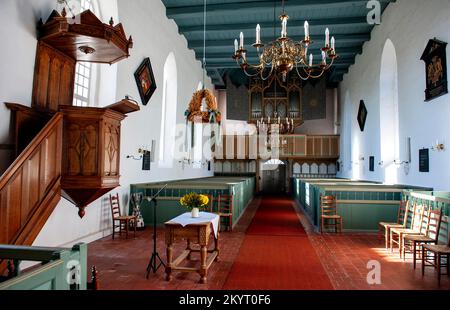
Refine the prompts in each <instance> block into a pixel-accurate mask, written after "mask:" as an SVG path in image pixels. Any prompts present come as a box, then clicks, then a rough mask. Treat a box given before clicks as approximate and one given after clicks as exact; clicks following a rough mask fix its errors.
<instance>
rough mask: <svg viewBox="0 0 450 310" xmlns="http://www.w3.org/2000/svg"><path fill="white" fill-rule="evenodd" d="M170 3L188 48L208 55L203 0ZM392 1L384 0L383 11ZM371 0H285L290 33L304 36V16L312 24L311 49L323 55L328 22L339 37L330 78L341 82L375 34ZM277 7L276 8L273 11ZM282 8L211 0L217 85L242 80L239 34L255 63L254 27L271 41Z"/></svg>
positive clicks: (212, 70)
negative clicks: (237, 58)
mask: <svg viewBox="0 0 450 310" xmlns="http://www.w3.org/2000/svg"><path fill="white" fill-rule="evenodd" d="M162 2H163V3H164V4H165V6H166V8H167V17H168V18H171V19H174V20H175V22H176V23H177V25H178V28H179V32H180V34H183V35H184V36H185V37H186V39H187V41H188V45H189V48H191V49H193V50H194V51H195V53H196V57H197V59H198V60H201V59H202V58H203V2H204V1H203V0H162ZM390 2H395V0H379V3H380V4H381V10H382V12H383V11H384V10H385V9H386V7H387V6H388V5H389V3H390ZM367 4H368V1H367V0H286V1H285V7H286V11H287V13H288V15H289V22H288V34H289V37H291V38H292V39H294V40H301V39H302V38H303V37H304V28H303V25H304V22H305V20H308V22H309V24H310V28H311V29H310V32H311V37H312V39H313V40H314V41H315V43H314V44H313V45H312V46H311V47H310V51H315V52H313V53H314V54H315V58H316V59H320V57H321V56H320V47H322V46H323V44H324V43H323V42H324V40H325V29H326V28H327V27H328V28H329V29H330V32H331V34H332V35H333V36H334V37H335V38H336V50H337V52H338V54H339V55H340V58H339V59H338V60H337V61H336V62H335V66H334V67H333V68H332V69H331V71H330V73H329V75H328V81H329V82H330V83H331V84H336V83H339V82H340V81H342V78H343V75H344V74H346V73H347V72H348V69H349V67H350V66H351V65H352V64H354V63H355V57H356V55H357V54H361V53H362V49H363V44H364V43H365V42H366V41H368V40H370V34H371V32H372V29H373V28H374V25H369V24H368V23H367V15H368V13H369V11H370V10H371V9H369V8H367ZM274 13H275V14H274ZM280 13H281V1H280V0H276V1H274V0H244V1H239V0H207V26H206V68H207V71H208V75H209V76H210V77H211V78H212V80H213V83H214V84H215V85H216V86H219V87H220V86H223V85H224V77H225V76H226V75H230V76H233V77H234V79H235V80H239V79H241V80H242V78H243V77H245V76H243V73H242V70H241V69H240V68H239V67H238V65H237V64H236V62H235V61H234V60H233V59H232V58H231V56H232V55H233V52H234V39H238V37H239V33H240V32H241V31H242V32H244V35H245V42H246V47H247V49H248V50H249V53H248V58H249V60H250V61H251V62H252V63H256V61H257V55H256V51H254V48H252V47H251V46H250V43H253V42H254V41H255V36H256V35H255V27H256V24H258V23H259V24H260V25H261V28H262V30H261V31H262V33H261V36H262V40H263V42H266V43H267V42H270V41H272V40H273V39H274V37H275V35H274V34H277V35H279V33H280V31H281V25H280V22H279V20H278V19H276V21H275V22H274V17H275V16H276V17H278V16H279V14H280Z"/></svg>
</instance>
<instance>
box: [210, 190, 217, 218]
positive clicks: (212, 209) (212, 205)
mask: <svg viewBox="0 0 450 310" xmlns="http://www.w3.org/2000/svg"><path fill="white" fill-rule="evenodd" d="M208 199H209V203H208V212H210V213H216V212H217V199H215V198H214V195H213V194H209V195H208Z"/></svg>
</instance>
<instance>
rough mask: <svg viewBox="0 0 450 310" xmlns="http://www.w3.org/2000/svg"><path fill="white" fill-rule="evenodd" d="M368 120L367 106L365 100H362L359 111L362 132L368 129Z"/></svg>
mask: <svg viewBox="0 0 450 310" xmlns="http://www.w3.org/2000/svg"><path fill="white" fill-rule="evenodd" d="M366 120H367V108H366V104H365V103H364V100H361V101H360V102H359V110H358V124H359V128H360V129H361V131H364V128H365V127H366Z"/></svg>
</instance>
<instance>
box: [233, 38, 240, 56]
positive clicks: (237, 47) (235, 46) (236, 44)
mask: <svg viewBox="0 0 450 310" xmlns="http://www.w3.org/2000/svg"><path fill="white" fill-rule="evenodd" d="M238 50H239V43H238V40H237V39H236V40H234V52H235V53H237V52H238Z"/></svg>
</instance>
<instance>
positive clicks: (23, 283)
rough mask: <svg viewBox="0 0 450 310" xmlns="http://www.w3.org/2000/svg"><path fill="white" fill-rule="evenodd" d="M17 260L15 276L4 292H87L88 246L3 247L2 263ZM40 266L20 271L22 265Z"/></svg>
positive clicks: (0, 247) (2, 285) (1, 287)
mask: <svg viewBox="0 0 450 310" xmlns="http://www.w3.org/2000/svg"><path fill="white" fill-rule="evenodd" d="M2 260H4V261H14V266H15V270H16V271H15V274H14V277H12V278H11V279H8V280H6V281H5V282H1V283H0V290H71V289H72V290H73V289H75V290H86V287H87V245H86V244H82V243H81V244H77V245H74V246H73V248H72V249H65V248H44V247H25V246H14V245H0V261H2ZM22 261H31V262H37V263H40V265H37V266H33V267H31V268H29V269H27V270H24V271H22V270H20V262H22Z"/></svg>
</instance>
